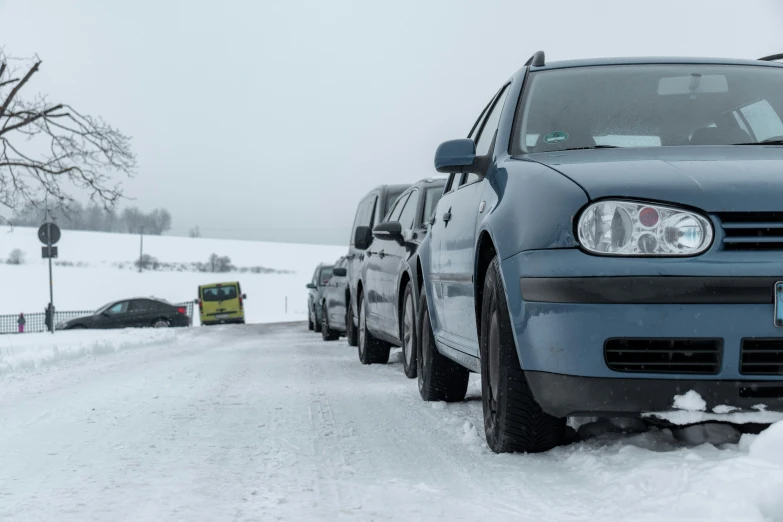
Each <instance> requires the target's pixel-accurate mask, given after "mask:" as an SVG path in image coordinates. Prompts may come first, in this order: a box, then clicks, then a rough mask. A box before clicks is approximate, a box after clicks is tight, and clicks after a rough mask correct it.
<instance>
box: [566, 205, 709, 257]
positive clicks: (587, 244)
mask: <svg viewBox="0 0 783 522" xmlns="http://www.w3.org/2000/svg"><path fill="white" fill-rule="evenodd" d="M577 228H578V235H579V242H580V243H581V245H582V246H583V247H584V248H585V249H586V250H588V251H590V252H594V253H596V254H605V255H616V256H692V255H695V254H700V253H702V252H704V251H705V250H707V249H708V248H709V246H710V244H711V243H712V236H713V232H712V223H710V222H709V220H707V218H705V217H702V216H700V215H698V214H695V213H693V212H689V211H687V210H681V209H677V208H672V207H667V206H664V205H658V204H651V203H643V202H635V201H599V202H597V203H593V204H592V205H590V206H589V207H587V208H586V209H585V210H584V212H582V215H581V216H580V217H579V224H578V225H577Z"/></svg>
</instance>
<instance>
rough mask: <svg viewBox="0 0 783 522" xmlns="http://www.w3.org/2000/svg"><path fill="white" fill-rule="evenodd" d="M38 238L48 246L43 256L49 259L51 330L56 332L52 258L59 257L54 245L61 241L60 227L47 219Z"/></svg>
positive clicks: (39, 230) (39, 231)
mask: <svg viewBox="0 0 783 522" xmlns="http://www.w3.org/2000/svg"><path fill="white" fill-rule="evenodd" d="M38 239H40V240H41V243H43V244H45V245H46V246H45V247H44V248H43V258H44V259H48V260H49V308H48V309H49V310H51V315H52V317H51V320H50V321H49V330H50V331H51V332H52V333H54V282H53V279H52V258H53V257H57V247H55V246H52V245H54V244H55V243H57V242H58V241H60V227H58V226H57V225H56V224H54V223H52V222H50V221H47V222H46V223H44V224H43V225H41V228H39V229H38Z"/></svg>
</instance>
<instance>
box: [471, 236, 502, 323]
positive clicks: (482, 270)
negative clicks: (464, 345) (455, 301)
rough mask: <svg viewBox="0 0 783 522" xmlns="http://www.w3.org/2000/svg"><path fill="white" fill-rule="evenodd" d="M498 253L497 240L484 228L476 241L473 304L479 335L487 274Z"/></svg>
mask: <svg viewBox="0 0 783 522" xmlns="http://www.w3.org/2000/svg"><path fill="white" fill-rule="evenodd" d="M496 255H497V248H496V247H495V241H494V240H493V239H492V236H491V234H490V233H489V231H488V230H482V231H481V233H480V234H479V239H478V242H477V243H476V271H475V276H474V277H473V284H474V289H473V296H474V303H473V305H474V309H475V316H476V332H477V333H478V334H479V335H481V303H482V302H483V300H484V281H485V279H486V276H487V268H489V264H490V263H491V262H492V259H493V258H494V257H495V256H496Z"/></svg>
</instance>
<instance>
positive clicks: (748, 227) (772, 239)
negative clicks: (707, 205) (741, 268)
mask: <svg viewBox="0 0 783 522" xmlns="http://www.w3.org/2000/svg"><path fill="white" fill-rule="evenodd" d="M718 217H719V218H720V220H721V227H722V228H723V233H724V237H723V248H724V250H783V212H723V213H720V214H718Z"/></svg>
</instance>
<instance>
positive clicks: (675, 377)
mask: <svg viewBox="0 0 783 522" xmlns="http://www.w3.org/2000/svg"><path fill="white" fill-rule="evenodd" d="M726 259H727V260H728V261H726V260H724V261H723V262H716V261H715V260H714V259H713V260H705V259H700V258H692V259H662V258H657V259H639V258H634V259H617V258H598V257H596V256H590V255H587V254H585V253H583V252H581V251H578V250H552V251H536V252H529V253H523V254H519V255H517V256H512V257H511V258H507V259H505V260H504V261H503V262H502V263H501V267H502V273H503V279H504V285H505V288H506V292H507V301H508V305H509V313H510V315H511V321H512V325H513V331H514V336H515V340H516V346H517V353H518V356H519V361H520V364H521V366H522V368H523V369H524V370H525V372H526V373H527V374H528V375H529V379H530V381H531V388H532V390H533V393H534V395H535V396H536V399H537V400H539V402H540V403H541V405H542V407H544V409H545V410H546V411H548V412H550V413H552V414H556V415H559V416H562V415H567V414H576V413H583V414H587V413H614V414H623V413H629V414H630V413H639V412H649V411H659V410H666V409H669V408H671V405H672V400H673V397H674V396H675V395H680V394H682V393H684V392H687V391H688V390H690V389H693V390H696V391H698V392H699V393H700V394H701V395H702V396H703V397H704V398H705V400H707V403H708V406H710V405H712V406H717V405H721V404H726V405H729V406H735V407H738V408H751V407H753V406H756V405H759V404H763V405H766V406H767V407H768V408H769V409H778V408H779V409H781V410H783V371H781V372H779V373H777V374H767V375H749V374H747V372H746V373H742V371H741V347H742V343H743V340H745V339H773V340H774V339H783V328H778V327H776V326H775V324H774V304H773V296H774V284H775V282H776V281H781V280H783V256H780V255H771V254H770V253H761V254H754V255H753V257H752V258H748V257H744V258H743V257H740V256H738V255H727V257H726ZM729 261H731V262H729ZM777 274H780V275H779V276H778V275H777ZM610 339H699V340H703V339H716V340H719V341H720V361H719V363H718V365H717V367H716V371H714V372H709V373H705V374H692V373H667V372H656V371H648V370H649V367H645V369H644V370H642V371H632V372H631V371H615V370H613V369H611V368H610V367H609V365H608V364H607V360H606V356H605V344H606V342H607V340H610ZM759 386H761V387H766V388H768V389H767V391H766V392H763V393H762V392H759V393H757V394H755V395H754V393H751V392H750V391H748V390H753V389H754V387H759Z"/></svg>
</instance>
